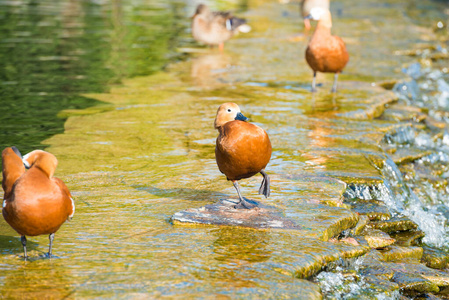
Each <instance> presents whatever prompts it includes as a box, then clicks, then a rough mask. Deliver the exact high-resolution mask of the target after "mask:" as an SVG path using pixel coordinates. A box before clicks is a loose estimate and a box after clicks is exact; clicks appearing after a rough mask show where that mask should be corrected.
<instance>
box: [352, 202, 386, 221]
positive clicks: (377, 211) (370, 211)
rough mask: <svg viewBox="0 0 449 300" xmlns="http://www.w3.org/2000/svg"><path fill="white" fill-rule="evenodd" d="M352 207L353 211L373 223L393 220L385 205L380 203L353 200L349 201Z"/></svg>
mask: <svg viewBox="0 0 449 300" xmlns="http://www.w3.org/2000/svg"><path fill="white" fill-rule="evenodd" d="M348 202H349V203H350V205H351V207H352V210H353V211H355V212H356V213H358V214H359V215H363V216H367V217H368V219H369V220H371V221H377V220H379V221H380V220H388V219H390V218H391V214H390V212H389V211H388V208H387V207H386V206H385V205H381V204H379V202H378V201H375V200H372V201H367V200H361V199H352V200H351V201H348Z"/></svg>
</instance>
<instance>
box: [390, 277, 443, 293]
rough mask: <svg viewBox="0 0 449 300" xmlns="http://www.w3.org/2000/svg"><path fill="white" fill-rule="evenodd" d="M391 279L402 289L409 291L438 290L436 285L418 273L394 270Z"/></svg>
mask: <svg viewBox="0 0 449 300" xmlns="http://www.w3.org/2000/svg"><path fill="white" fill-rule="evenodd" d="M392 280H393V281H394V282H396V283H397V284H398V285H399V288H400V289H401V290H402V291H406V292H410V291H414V292H420V293H423V292H433V293H438V292H439V291H440V289H439V287H438V285H436V284H435V283H433V282H431V281H430V280H427V279H425V278H423V277H422V276H420V275H419V274H410V273H401V272H396V273H395V274H394V275H393V278H392Z"/></svg>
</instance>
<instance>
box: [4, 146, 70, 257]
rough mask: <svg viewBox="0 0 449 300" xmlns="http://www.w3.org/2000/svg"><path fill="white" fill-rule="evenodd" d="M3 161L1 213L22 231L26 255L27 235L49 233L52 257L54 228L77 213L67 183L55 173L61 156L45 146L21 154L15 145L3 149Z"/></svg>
mask: <svg viewBox="0 0 449 300" xmlns="http://www.w3.org/2000/svg"><path fill="white" fill-rule="evenodd" d="M2 164H3V170H2V171H3V181H2V187H3V191H4V199H3V210H2V213H3V217H4V218H5V220H6V222H7V223H8V224H9V225H10V226H11V227H12V228H13V229H14V230H15V231H17V233H18V234H20V235H21V241H22V245H23V251H24V257H25V259H26V258H27V249H26V242H27V240H26V237H25V236H27V235H28V236H37V235H42V234H48V235H49V239H50V246H49V249H48V257H51V255H52V245H53V240H54V237H55V232H56V231H57V230H58V229H59V227H61V225H62V224H63V223H64V222H65V221H67V220H70V219H71V218H72V217H73V214H74V213H75V204H74V202H73V199H72V198H71V195H70V192H69V190H68V188H67V186H66V185H65V184H64V182H62V180H61V179H59V178H56V177H53V174H54V172H55V170H56V166H57V164H58V160H57V159H56V157H55V156H54V155H53V154H51V153H49V152H45V151H42V150H34V151H32V152H30V153H28V154H27V155H25V156H24V157H23V158H22V155H21V154H20V152H19V150H18V149H17V148H16V147H9V148H6V149H5V150H3V152H2ZM24 165H25V166H26V167H27V168H29V170H28V171H25V167H24Z"/></svg>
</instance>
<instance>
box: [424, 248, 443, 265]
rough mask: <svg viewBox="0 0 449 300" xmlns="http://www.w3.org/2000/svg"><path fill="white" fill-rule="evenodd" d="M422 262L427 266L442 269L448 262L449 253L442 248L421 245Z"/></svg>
mask: <svg viewBox="0 0 449 300" xmlns="http://www.w3.org/2000/svg"><path fill="white" fill-rule="evenodd" d="M423 250H424V253H423V256H422V262H423V263H425V264H426V266H428V267H429V268H433V269H444V268H446V267H447V266H448V264H449V254H448V253H446V252H444V251H443V250H440V249H436V248H432V247H428V246H423Z"/></svg>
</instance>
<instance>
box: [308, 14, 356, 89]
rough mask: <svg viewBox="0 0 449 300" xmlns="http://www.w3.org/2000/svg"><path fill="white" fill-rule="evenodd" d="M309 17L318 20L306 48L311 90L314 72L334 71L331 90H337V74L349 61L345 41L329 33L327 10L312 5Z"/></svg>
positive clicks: (329, 22) (313, 84)
mask: <svg viewBox="0 0 449 300" xmlns="http://www.w3.org/2000/svg"><path fill="white" fill-rule="evenodd" d="M309 18H312V19H314V20H318V24H317V27H316V29H315V32H314V33H313V35H312V38H311V39H310V41H309V44H308V45H307V49H306V61H307V63H308V64H309V66H310V67H311V68H312V70H313V81H312V92H314V91H316V88H315V81H316V72H323V73H335V75H334V84H333V86H332V91H333V92H336V91H337V80H338V74H339V73H341V71H342V70H343V68H344V67H345V66H346V64H347V63H348V61H349V54H348V51H347V50H346V46H345V43H344V42H343V40H342V39H341V38H340V37H338V36H334V35H331V28H332V17H331V13H330V11H329V10H325V9H322V8H321V7H314V8H312V9H311V11H310V15H309Z"/></svg>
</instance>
